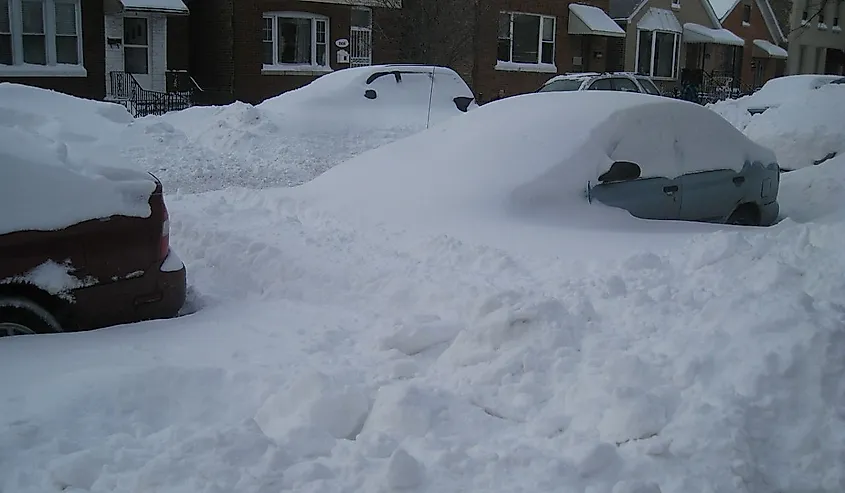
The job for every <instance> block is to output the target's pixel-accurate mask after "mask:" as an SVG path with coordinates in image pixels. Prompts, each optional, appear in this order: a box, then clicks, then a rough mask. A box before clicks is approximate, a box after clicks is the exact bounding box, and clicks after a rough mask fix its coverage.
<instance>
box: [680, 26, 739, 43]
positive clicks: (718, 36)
mask: <svg viewBox="0 0 845 493" xmlns="http://www.w3.org/2000/svg"><path fill="white" fill-rule="evenodd" d="M684 43H713V44H720V45H729V46H745V40H744V39H742V38H740V37H739V36H737V35H736V34H734V33H732V32H730V31H728V30H727V29H711V28H709V27H705V26H702V25H701V24H695V23H692V22H687V23H686V24H684Z"/></svg>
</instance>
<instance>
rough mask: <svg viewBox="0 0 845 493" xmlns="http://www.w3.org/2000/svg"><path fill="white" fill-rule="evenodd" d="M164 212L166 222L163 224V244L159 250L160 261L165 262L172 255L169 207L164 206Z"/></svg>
mask: <svg viewBox="0 0 845 493" xmlns="http://www.w3.org/2000/svg"><path fill="white" fill-rule="evenodd" d="M162 207H163V210H164V221H163V222H162V223H161V243H160V249H159V253H158V256H159V260H164V259H166V258H167V255H168V254H169V253H170V215H169V214H168V213H167V207H166V206H164V204H162Z"/></svg>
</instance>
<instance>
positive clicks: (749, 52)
mask: <svg viewBox="0 0 845 493" xmlns="http://www.w3.org/2000/svg"><path fill="white" fill-rule="evenodd" d="M717 14H718V15H719V17H720V20H721V22H722V25H723V26H724V27H725V28H726V29H729V30H730V31H731V32H733V33H735V34H736V35H737V36H739V37H741V38H742V39H743V40H744V41H745V45H744V46H743V50H742V55H741V57H740V63H739V74H738V75H739V77H740V80H741V81H742V85H743V86H746V87H752V88H757V87H760V86H762V85H763V84H764V83H765V82H766V81H768V80H769V79H773V78H775V77H779V76H781V75H783V74H784V72H785V71H786V59H787V55H788V54H787V51H786V50H785V49H784V48H781V47H780V45H781V44H783V43H784V42H785V41H786V37H785V36H784V34H783V31H782V30H781V28H780V25H779V24H778V22H777V19H776V18H775V14H774V12H773V11H772V8H771V6H770V5H769V3H768V1H767V0H739V1H737V2H735V3H734V4H733V6H732V7H731V8H730V9H728V10H727V11H726V12H724V13H723V12H717Z"/></svg>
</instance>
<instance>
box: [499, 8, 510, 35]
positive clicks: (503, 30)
mask: <svg viewBox="0 0 845 493" xmlns="http://www.w3.org/2000/svg"><path fill="white" fill-rule="evenodd" d="M510 37H511V15H510V14H508V13H506V12H500V13H499V39H502V38H510Z"/></svg>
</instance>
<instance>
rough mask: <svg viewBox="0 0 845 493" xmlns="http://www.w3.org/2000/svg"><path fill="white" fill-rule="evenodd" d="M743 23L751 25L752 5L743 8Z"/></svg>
mask: <svg viewBox="0 0 845 493" xmlns="http://www.w3.org/2000/svg"><path fill="white" fill-rule="evenodd" d="M742 23H743V24H751V5H743V6H742Z"/></svg>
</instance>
